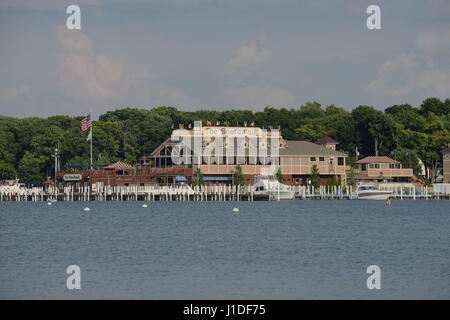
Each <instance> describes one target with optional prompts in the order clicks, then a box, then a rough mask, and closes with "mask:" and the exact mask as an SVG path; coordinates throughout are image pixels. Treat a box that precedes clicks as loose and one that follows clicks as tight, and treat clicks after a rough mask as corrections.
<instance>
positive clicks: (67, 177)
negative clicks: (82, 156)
mask: <svg viewBox="0 0 450 320" xmlns="http://www.w3.org/2000/svg"><path fill="white" fill-rule="evenodd" d="M81 179H83V176H82V175H81V174H65V175H64V176H63V180H64V181H80V180H81Z"/></svg>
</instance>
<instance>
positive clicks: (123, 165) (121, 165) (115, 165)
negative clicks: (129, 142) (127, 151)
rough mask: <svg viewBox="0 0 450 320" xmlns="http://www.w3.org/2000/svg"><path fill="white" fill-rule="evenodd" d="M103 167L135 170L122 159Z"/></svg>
mask: <svg viewBox="0 0 450 320" xmlns="http://www.w3.org/2000/svg"><path fill="white" fill-rule="evenodd" d="M105 169H116V170H135V168H134V167H133V166H130V165H129V164H126V163H124V162H122V161H117V162H116V163H113V164H111V165H109V166H107V167H105Z"/></svg>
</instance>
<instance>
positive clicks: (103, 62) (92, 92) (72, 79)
mask: <svg viewBox="0 0 450 320" xmlns="http://www.w3.org/2000/svg"><path fill="white" fill-rule="evenodd" d="M58 36H59V40H60V43H61V45H62V47H63V52H62V53H59V54H58V55H57V58H58V63H59V68H60V81H59V85H60V86H61V87H62V88H63V89H65V91H66V93H67V94H68V95H72V96H75V97H77V98H82V99H86V100H101V101H114V100H117V99H120V98H121V97H124V96H127V95H129V93H130V89H131V87H132V86H134V85H136V84H139V83H141V82H142V81H145V80H147V79H151V78H155V77H157V76H158V75H157V74H156V73H155V72H152V71H151V70H150V69H149V68H140V69H137V68H133V67H132V66H129V65H127V64H126V63H124V62H121V61H118V60H115V59H113V58H110V57H108V56H106V55H98V54H95V53H94V50H93V48H92V43H91V41H90V39H89V38H88V37H87V36H86V35H85V34H84V33H82V32H81V31H78V30H77V31H75V30H67V29H66V28H65V27H63V26H61V27H59V28H58Z"/></svg>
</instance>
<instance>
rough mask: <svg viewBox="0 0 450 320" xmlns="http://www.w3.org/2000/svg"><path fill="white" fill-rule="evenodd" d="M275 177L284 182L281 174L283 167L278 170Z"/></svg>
mask: <svg viewBox="0 0 450 320" xmlns="http://www.w3.org/2000/svg"><path fill="white" fill-rule="evenodd" d="M275 176H276V178H277V180H278V181H279V182H283V174H282V173H281V167H278V170H277V173H276V175H275Z"/></svg>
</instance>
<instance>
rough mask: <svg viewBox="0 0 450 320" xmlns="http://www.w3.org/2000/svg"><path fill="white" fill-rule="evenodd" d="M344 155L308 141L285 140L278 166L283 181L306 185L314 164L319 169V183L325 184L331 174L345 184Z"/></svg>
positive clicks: (345, 155)
mask: <svg viewBox="0 0 450 320" xmlns="http://www.w3.org/2000/svg"><path fill="white" fill-rule="evenodd" d="M335 144H337V142H336V143H335ZM335 144H334V145H333V147H334V146H335ZM346 157H347V154H345V153H343V152H339V151H336V150H335V149H334V148H330V147H326V146H324V145H318V144H316V143H312V142H309V141H286V143H285V144H284V145H283V147H282V148H280V164H281V166H280V168H281V172H282V176H283V181H284V182H287V183H292V184H305V185H306V184H307V181H308V178H309V176H310V175H311V170H312V167H313V166H314V165H316V166H317V168H318V169H319V174H320V182H321V184H325V183H326V182H327V181H328V179H330V178H331V177H333V176H334V177H335V178H336V180H339V181H341V182H342V183H344V184H345V183H346V179H347V178H346V170H345V166H346V165H345V159H346Z"/></svg>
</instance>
